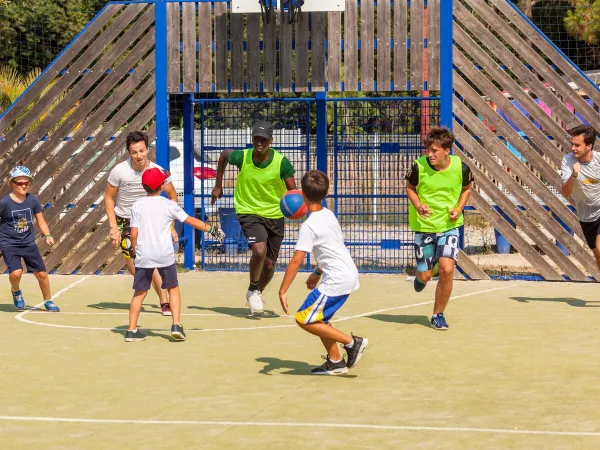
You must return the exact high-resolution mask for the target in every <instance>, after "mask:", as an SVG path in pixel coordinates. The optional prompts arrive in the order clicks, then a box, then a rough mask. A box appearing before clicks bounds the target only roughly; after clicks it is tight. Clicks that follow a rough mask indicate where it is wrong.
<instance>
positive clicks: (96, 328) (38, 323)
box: [15, 280, 523, 332]
mask: <svg viewBox="0 0 600 450" xmlns="http://www.w3.org/2000/svg"><path fill="white" fill-rule="evenodd" d="M81 281H83V280H81ZM81 281H79V282H81ZM79 282H78V283H79ZM78 283H74V284H73V285H71V286H68V287H67V288H65V289H63V291H65V290H67V289H70V288H71V287H73V286H75V284H78ZM522 284H523V283H514V284H510V285H508V286H500V287H496V288H491V289H484V290H483V291H476V292H470V293H468V294H462V295H457V296H454V297H450V300H458V299H459V298H466V297H471V296H473V295H479V294H485V293H487V292H493V291H498V290H501V289H510V288H512V287H516V286H521V285H522ZM60 292H61V293H62V291H60ZM432 303H433V300H431V301H428V302H421V303H413V304H412V305H402V306H393V307H391V308H385V309H378V310H376V311H370V312H366V313H362V314H357V315H354V316H349V317H343V318H340V319H337V320H332V322H344V321H346V320H350V319H357V318H360V317H366V316H371V315H373V314H379V313H382V312H387V311H394V310H397V309H407V308H413V307H415V306H422V305H430V304H432ZM41 304H43V303H40V305H41ZM36 306H38V305H36ZM29 312H30V311H23V312H21V313H19V314H17V315H16V316H15V319H17V320H18V321H20V322H24V323H30V324H33V325H42V326H45V327H54V328H69V329H74V330H100V331H121V332H124V331H125V330H124V329H122V328H106V327H80V326H75V325H59V324H54V323H43V322H35V321H33V320H29V319H25V317H24V316H25V314H27V313H29ZM283 317H288V318H289V319H293V316H283ZM296 326H297V325H296V324H291V325H267V326H262V327H239V328H205V329H194V328H186V331H187V332H190V331H200V332H209V331H246V330H271V329H275V328H292V327H296ZM144 329H145V330H149V331H169V330H167V329H163V328H144Z"/></svg>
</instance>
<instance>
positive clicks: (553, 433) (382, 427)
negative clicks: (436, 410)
mask: <svg viewBox="0 0 600 450" xmlns="http://www.w3.org/2000/svg"><path fill="white" fill-rule="evenodd" d="M0 420H12V421H21V422H63V423H91V424H128V425H196V426H224V427H231V426H244V427H289V428H305V429H314V428H349V429H367V430H383V431H441V432H465V433H489V434H533V435H545V436H591V437H600V432H596V431H555V430H519V429H518V428H513V429H508V428H470V427H425V426H410V425H371V424H359V423H299V422H233V421H203V420H134V419H79V418H72V417H28V416H0Z"/></svg>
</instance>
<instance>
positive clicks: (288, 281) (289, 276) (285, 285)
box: [279, 250, 306, 314]
mask: <svg viewBox="0 0 600 450" xmlns="http://www.w3.org/2000/svg"><path fill="white" fill-rule="evenodd" d="M304 258H306V252H303V251H300V250H296V251H295V252H294V256H292V260H291V261H290V262H289V264H288V266H287V269H286V270H285V275H284V276H283V281H282V282H281V287H280V288H279V301H280V302H281V307H282V308H283V312H285V313H286V314H289V313H288V301H287V290H288V289H289V288H290V286H291V285H292V282H293V281H294V278H296V274H297V273H298V270H300V266H301V265H302V264H303V263H304Z"/></svg>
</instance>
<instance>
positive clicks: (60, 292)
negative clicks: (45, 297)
mask: <svg viewBox="0 0 600 450" xmlns="http://www.w3.org/2000/svg"><path fill="white" fill-rule="evenodd" d="M89 277H91V275H86V276H84V277H83V278H80V279H79V280H77V281H75V282H73V283H71V284H70V285H68V286H67V287H64V288H62V289H61V290H60V291H58V292H57V293H55V294H54V295H53V296H52V300H55V299H57V298H58V297H60V296H61V295H63V294H64V293H65V292H67V291H68V290H69V289H71V288H74V287H75V286H77V285H78V284H80V283H83V282H84V281H85V280H87V279H88V278H89ZM44 303H45V302H40V303H38V304H37V305H34V306H30V307H29V308H27V309H25V311H21V312H20V313H19V314H17V315H16V316H15V319H17V320H20V321H23V319H22V317H23V316H24V315H25V314H28V313H31V312H33V311H39V312H43V313H44V314H49V312H48V311H40V307H41V306H42V305H43V304H44ZM50 314H56V313H50ZM60 314H63V313H60ZM26 320H27V319H25V321H26Z"/></svg>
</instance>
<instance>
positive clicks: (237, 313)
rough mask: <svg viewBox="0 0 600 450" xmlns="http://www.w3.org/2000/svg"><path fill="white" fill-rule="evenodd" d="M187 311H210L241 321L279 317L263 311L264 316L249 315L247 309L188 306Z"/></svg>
mask: <svg viewBox="0 0 600 450" xmlns="http://www.w3.org/2000/svg"><path fill="white" fill-rule="evenodd" d="M188 309H197V310H199V311H211V312H215V313H218V314H224V315H226V316H232V317H241V318H243V319H250V320H260V319H275V318H277V317H281V316H279V314H277V313H276V312H275V311H270V310H265V312H264V314H257V315H252V316H251V315H250V312H249V311H250V310H249V309H248V308H231V307H228V306H211V307H204V306H188Z"/></svg>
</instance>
